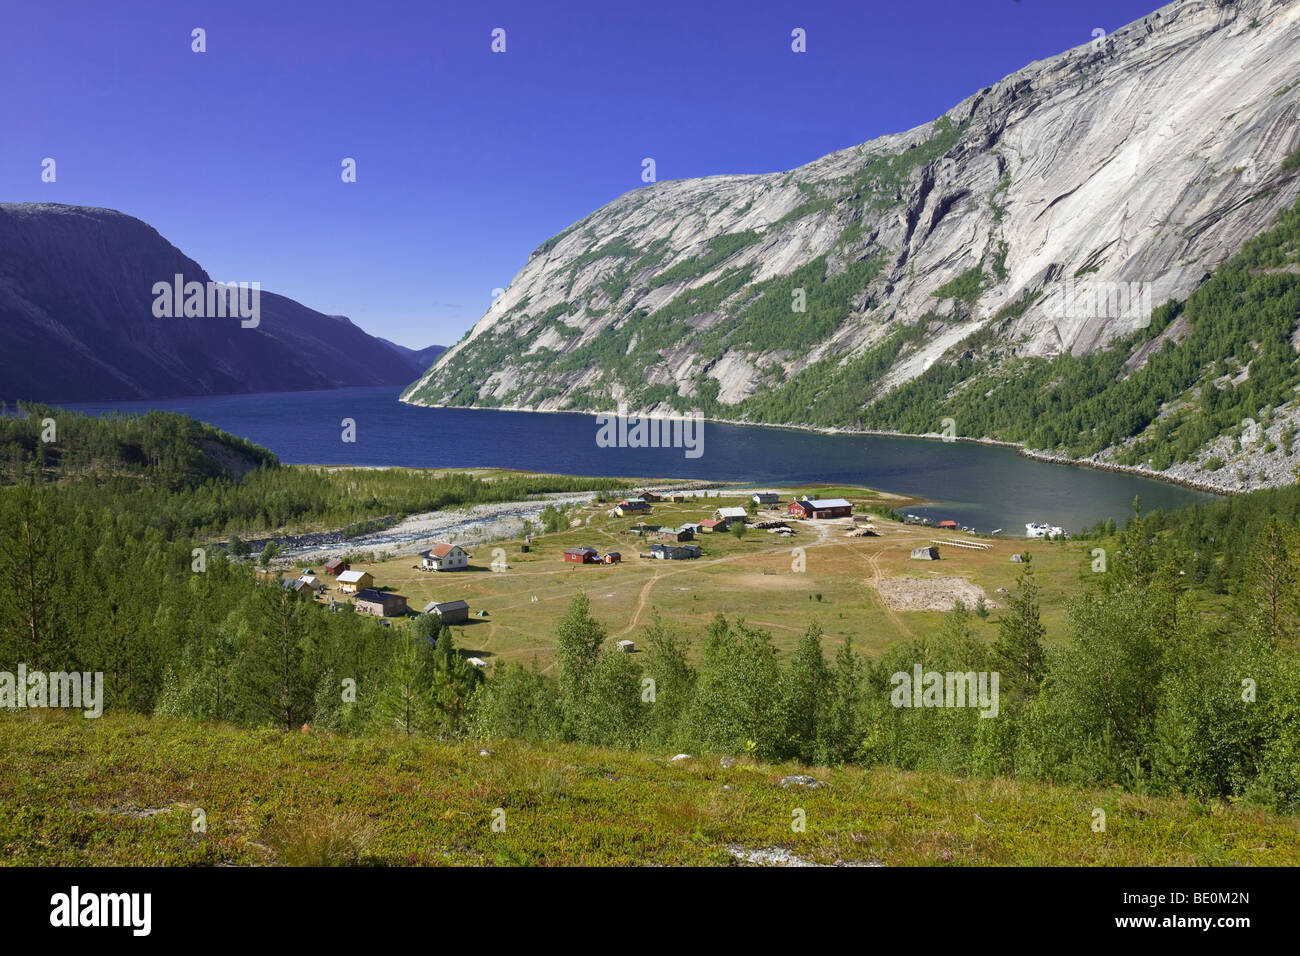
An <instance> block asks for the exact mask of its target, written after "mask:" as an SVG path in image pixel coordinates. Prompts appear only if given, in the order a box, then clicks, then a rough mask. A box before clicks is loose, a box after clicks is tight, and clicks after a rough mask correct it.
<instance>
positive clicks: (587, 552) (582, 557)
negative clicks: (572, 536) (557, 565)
mask: <svg viewBox="0 0 1300 956" xmlns="http://www.w3.org/2000/svg"><path fill="white" fill-rule="evenodd" d="M564 560H565V561H572V562H573V563H574V564H595V563H596V562H597V561H598V560H599V554H598V552H597V551H596V549H595V548H565V549H564Z"/></svg>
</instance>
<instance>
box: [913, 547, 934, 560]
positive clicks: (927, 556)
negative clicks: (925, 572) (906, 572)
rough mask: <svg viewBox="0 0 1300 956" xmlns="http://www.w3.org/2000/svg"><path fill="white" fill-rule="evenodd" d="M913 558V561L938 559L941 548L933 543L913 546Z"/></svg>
mask: <svg viewBox="0 0 1300 956" xmlns="http://www.w3.org/2000/svg"><path fill="white" fill-rule="evenodd" d="M912 560H913V561H938V560H939V549H938V548H936V547H935V546H934V545H932V544H930V545H926V546H925V547H924V548H913V549H912Z"/></svg>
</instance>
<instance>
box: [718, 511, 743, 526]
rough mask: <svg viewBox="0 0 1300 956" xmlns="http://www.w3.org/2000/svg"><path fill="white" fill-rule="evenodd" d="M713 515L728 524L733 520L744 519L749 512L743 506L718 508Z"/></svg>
mask: <svg viewBox="0 0 1300 956" xmlns="http://www.w3.org/2000/svg"><path fill="white" fill-rule="evenodd" d="M713 517H715V518H717V519H718V520H719V521H725V522H727V523H728V524H730V523H731V522H733V521H744V520H745V519H746V518H748V517H749V512H747V511H746V510H745V509H744V508H719V509H718V510H717V511H715V512H713Z"/></svg>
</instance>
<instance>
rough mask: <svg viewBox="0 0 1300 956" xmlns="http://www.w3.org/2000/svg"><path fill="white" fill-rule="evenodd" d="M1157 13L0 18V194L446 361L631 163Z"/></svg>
mask: <svg viewBox="0 0 1300 956" xmlns="http://www.w3.org/2000/svg"><path fill="white" fill-rule="evenodd" d="M1155 8H1156V0H928V2H924V3H897V2H894V3H888V4H885V3H877V2H874V0H863V2H857V3H851V2H839V3H807V4H791V3H774V2H765V0H744V2H740V0H734V2H733V0H727V2H708V0H695V2H675V0H655V2H650V3H631V2H624V0H603V2H558V3H546V4H542V3H538V2H536V0H533V2H528V3H490V2H463V3H454V4H453V3H441V2H429V0H426V2H382V0H372V2H370V3H356V2H346V3H344V2H335V0H313V2H297V0H294V2H277V0H258V2H248V0H223V2H219V3H217V2H214V3H203V2H178V0H156V2H147V0H122V2H115V3H103V2H86V0H75V2H71V0H70V2H60V3H38V2H35V0H8V2H7V3H6V4H5V6H4V8H3V10H0V90H3V96H2V97H0V201H7V202H35V201H48V202H65V203H77V204H84V205H93V206H107V207H110V208H114V209H120V210H122V211H123V212H126V213H129V214H131V215H133V216H137V217H139V218H141V219H143V220H145V221H146V222H148V223H150V224H151V225H153V226H154V227H156V228H157V229H158V230H159V232H161V233H162V234H163V235H164V236H165V237H166V238H167V239H169V240H170V241H171V242H173V243H174V244H175V245H176V246H178V247H179V248H180V249H181V250H182V251H183V252H185V253H186V254H187V255H189V256H191V257H192V258H194V259H195V260H197V261H198V262H199V263H200V264H202V265H203V266H204V267H205V268H206V269H207V270H208V271H209V272H210V273H211V274H212V276H213V277H214V278H217V279H220V280H223V281H257V282H261V283H262V288H264V289H267V290H270V291H274V292H279V293H282V294H285V295H288V296H291V297H293V298H295V299H298V300H299V301H301V302H303V303H304V304H305V305H308V306H311V307H312V308H315V309H319V310H321V311H323V312H329V313H341V314H345V315H349V316H351V317H352V319H353V320H354V321H356V322H357V323H358V324H359V325H361V326H362V327H363V328H365V329H367V330H368V331H370V332H373V333H375V334H377V335H383V336H385V337H387V338H390V339H393V340H394V341H397V342H400V343H402V344H404V345H409V346H412V347H422V346H425V345H429V344H434V343H438V344H450V343H451V342H453V341H455V340H456V339H458V338H459V337H460V335H461V334H462V333H463V332H464V331H465V330H466V329H467V328H468V327H469V326H470V325H471V324H473V322H474V321H475V320H476V319H477V318H478V317H479V316H480V315H482V313H483V312H484V311H485V310H486V308H487V306H488V305H489V303H490V300H491V295H492V290H493V288H495V287H499V286H505V285H506V284H508V282H509V281H510V280H511V279H512V278H513V277H514V275H515V274H516V273H517V272H518V271H519V269H520V268H521V267H522V266H523V264H524V262H525V261H526V260H527V256H528V253H529V252H530V251H531V250H532V249H534V248H535V247H536V246H537V245H539V244H540V243H541V242H542V241H543V240H544V239H546V238H547V237H549V236H551V235H553V234H555V233H557V232H559V231H560V230H561V229H563V228H564V227H565V226H567V225H569V224H570V223H572V222H574V221H575V220H577V219H580V218H582V217H583V216H585V215H586V214H587V213H588V212H590V211H591V210H593V209H595V208H597V207H599V206H601V205H603V204H604V203H606V202H609V201H610V200H612V199H614V198H615V197H616V196H618V195H620V194H622V193H624V192H626V191H628V190H630V189H635V188H638V187H639V186H640V185H642V183H641V179H640V174H641V160H642V158H643V157H647V156H649V157H653V158H654V159H655V162H656V165H657V170H658V178H659V179H660V180H666V179H680V178H684V177H690V176H706V175H712V174H717V173H761V172H771V171H773V170H784V169H790V168H792V167H795V166H799V165H802V164H803V163H806V162H809V161H811V160H813V159H815V158H817V157H818V156H822V155H824V154H825V153H828V152H831V151H832V150H836V149H841V148H843V147H846V146H851V145H854V144H856V143H860V142H864V141H866V140H868V139H871V138H873V137H875V136H879V135H882V134H885V133H892V132H898V131H901V130H905V129H909V128H911V127H913V126H916V125H918V124H920V123H924V122H928V121H929V120H932V119H934V118H935V117H936V116H938V115H940V114H942V113H943V112H944V111H946V110H947V109H949V108H950V107H952V106H953V105H955V104H956V103H958V102H960V101H961V100H962V99H965V98H966V97H967V96H969V95H970V94H971V93H974V92H976V91H977V90H979V89H980V88H982V87H984V86H987V85H989V84H990V83H993V82H995V81H997V80H998V79H1000V78H1002V77H1003V76H1005V75H1006V74H1008V73H1011V72H1014V71H1015V70H1017V69H1019V68H1020V67H1022V66H1024V65H1026V64H1027V63H1029V62H1031V61H1032V60H1035V59H1041V58H1043V57H1045V56H1050V55H1052V54H1055V53H1058V52H1061V51H1062V50H1065V49H1068V48H1070V47H1073V46H1078V45H1080V44H1083V43H1086V42H1088V41H1089V40H1090V39H1091V38H1092V31H1093V29H1094V28H1096V27H1100V28H1102V29H1104V30H1106V31H1107V32H1110V31H1112V30H1114V29H1116V28H1117V27H1120V26H1122V25H1124V24H1125V23H1128V22H1130V21H1132V20H1135V19H1138V18H1139V17H1141V16H1143V15H1145V14H1147V13H1149V12H1151V11H1152V10H1153V9H1155ZM195 27H202V28H204V29H205V30H206V31H207V52H205V53H194V52H192V51H191V48H190V47H191V30H192V29H193V28H195ZM497 27H501V28H504V29H505V30H506V52H505V53H504V54H494V53H492V52H491V50H490V44H491V31H492V30H493V29H494V28H497ZM795 27H800V28H803V29H804V30H805V31H806V32H807V44H808V51H807V53H803V54H796V53H793V52H791V49H790V33H791V30H792V29H794V28H795ZM45 157H52V158H54V159H55V161H56V163H57V177H58V178H57V181H56V182H54V183H43V182H41V161H42V160H43V159H44V158H45ZM344 157H352V158H355V160H356V162H357V182H355V183H347V184H345V183H343V182H342V181H341V178H340V168H341V167H340V163H341V162H342V160H343V158H344Z"/></svg>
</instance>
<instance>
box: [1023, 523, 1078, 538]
mask: <svg viewBox="0 0 1300 956" xmlns="http://www.w3.org/2000/svg"><path fill="white" fill-rule="evenodd" d="M1025 536H1026V537H1029V538H1049V539H1050V538H1065V537H1068V535H1067V534H1066V532H1065V529H1064V528H1062V527H1060V526H1059V525H1054V524H1042V523H1040V522H1037V521H1030V522H1027V523H1026V524H1025Z"/></svg>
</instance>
